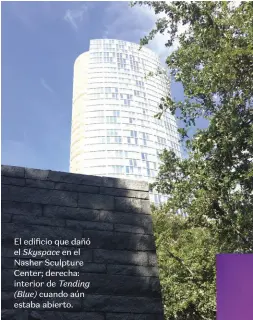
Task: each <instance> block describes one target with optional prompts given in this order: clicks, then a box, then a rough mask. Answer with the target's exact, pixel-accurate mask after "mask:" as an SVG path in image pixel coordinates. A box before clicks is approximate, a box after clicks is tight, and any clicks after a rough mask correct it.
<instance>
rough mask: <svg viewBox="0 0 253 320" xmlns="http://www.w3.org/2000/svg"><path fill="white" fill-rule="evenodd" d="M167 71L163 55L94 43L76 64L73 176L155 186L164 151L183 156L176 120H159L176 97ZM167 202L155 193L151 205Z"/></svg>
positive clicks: (131, 46) (117, 44) (136, 47)
mask: <svg viewBox="0 0 253 320" xmlns="http://www.w3.org/2000/svg"><path fill="white" fill-rule="evenodd" d="M158 70H159V72H158ZM161 70H164V69H163V68H162V66H161V64H160V62H159V58H158V56H157V55H156V54H155V53H153V52H152V51H151V50H150V49H147V48H142V49H141V50H139V45H138V44H135V43H130V42H126V41H120V40H111V39H98V40H91V41H90V48H89V51H88V52H85V53H83V54H81V55H80V56H79V57H78V58H77V59H76V61H75V65H74V81H73V110H72V128H71V155H70V172H73V173H82V174H89V175H99V176H108V177H118V178H126V179H133V180H145V181H148V182H153V181H154V178H155V177H156V175H157V173H158V168H159V158H158V154H159V152H161V151H162V150H163V149H164V148H167V149H172V150H174V151H175V153H176V154H177V155H178V156H181V151H180V144H179V137H178V133H177V124H176V120H175V118H174V116H173V115H171V114H170V113H169V112H166V114H165V116H163V117H162V119H161V120H159V119H156V118H154V115H155V114H157V113H158V111H159V109H158V105H159V103H160V102H161V98H162V97H164V96H166V95H169V94H170V92H169V88H170V83H169V78H168V77H167V75H166V72H165V70H164V72H161ZM150 72H151V73H153V74H154V75H153V76H150ZM165 200H166V197H165V196H161V195H158V194H151V201H154V202H156V203H159V202H164V201H165Z"/></svg>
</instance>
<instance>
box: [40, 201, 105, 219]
mask: <svg viewBox="0 0 253 320" xmlns="http://www.w3.org/2000/svg"><path fill="white" fill-rule="evenodd" d="M44 216H45V217H49V218H59V219H71V220H72V219H73V220H81V221H98V220H99V211H98V210H92V209H84V208H69V207H60V206H50V205H45V206H44Z"/></svg>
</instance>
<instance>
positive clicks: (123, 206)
mask: <svg viewBox="0 0 253 320" xmlns="http://www.w3.org/2000/svg"><path fill="white" fill-rule="evenodd" d="M115 210H116V211H122V212H135V213H144V214H150V204H149V201H148V200H142V199H134V198H121V197H115Z"/></svg>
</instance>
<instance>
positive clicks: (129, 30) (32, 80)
mask: <svg viewBox="0 0 253 320" xmlns="http://www.w3.org/2000/svg"><path fill="white" fill-rule="evenodd" d="M1 6H2V10H1V11H2V43H1V44H2V64H1V66H2V88H1V89H2V90H1V93H2V97H1V98H2V101H1V107H2V108H1V109H2V121H1V125H2V164H6V165H16V166H24V167H30V168H38V169H51V170H56V171H67V172H68V171H69V155H70V134H71V113H72V82H73V65H74V61H75V59H76V58H77V57H78V56H79V55H80V54H81V53H82V52H85V51H87V50H89V41H90V39H100V38H110V39H120V40H125V41H131V42H135V43H139V41H140V38H141V37H143V36H144V35H147V33H148V32H149V31H150V30H151V29H152V27H153V26H154V23H155V21H156V18H157V17H156V16H155V14H154V12H153V11H152V10H151V9H149V8H147V7H145V6H136V7H134V8H131V7H130V6H129V2H126V1H122V2H113V1H105V2H92V1H91V2H89V1H83V2H68V1H66V2H58V1H56V2H30V1H29V2H9V1H8V2H2V3H1ZM165 42H166V36H163V35H159V36H157V37H156V38H155V39H154V40H153V41H152V43H151V44H150V45H149V48H151V49H152V50H153V51H154V52H156V53H157V54H158V55H159V56H160V59H161V62H163V63H164V62H165V59H166V57H167V56H168V54H169V53H170V52H171V51H172V50H173V49H174V48H166V47H165V45H164V44H165ZM171 90H172V97H174V98H175V99H176V100H180V99H183V89H182V86H181V85H180V84H175V83H172V86H171Z"/></svg>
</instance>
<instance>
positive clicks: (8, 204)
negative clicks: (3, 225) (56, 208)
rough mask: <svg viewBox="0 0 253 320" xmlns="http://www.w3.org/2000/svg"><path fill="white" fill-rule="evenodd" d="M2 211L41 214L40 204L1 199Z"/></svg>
mask: <svg viewBox="0 0 253 320" xmlns="http://www.w3.org/2000/svg"><path fill="white" fill-rule="evenodd" d="M2 213H6V214H20V215H28V216H29V215H32V216H33V217H34V216H41V215H42V205H40V204H35V203H22V202H14V201H11V199H10V201H3V200H2Z"/></svg>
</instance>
